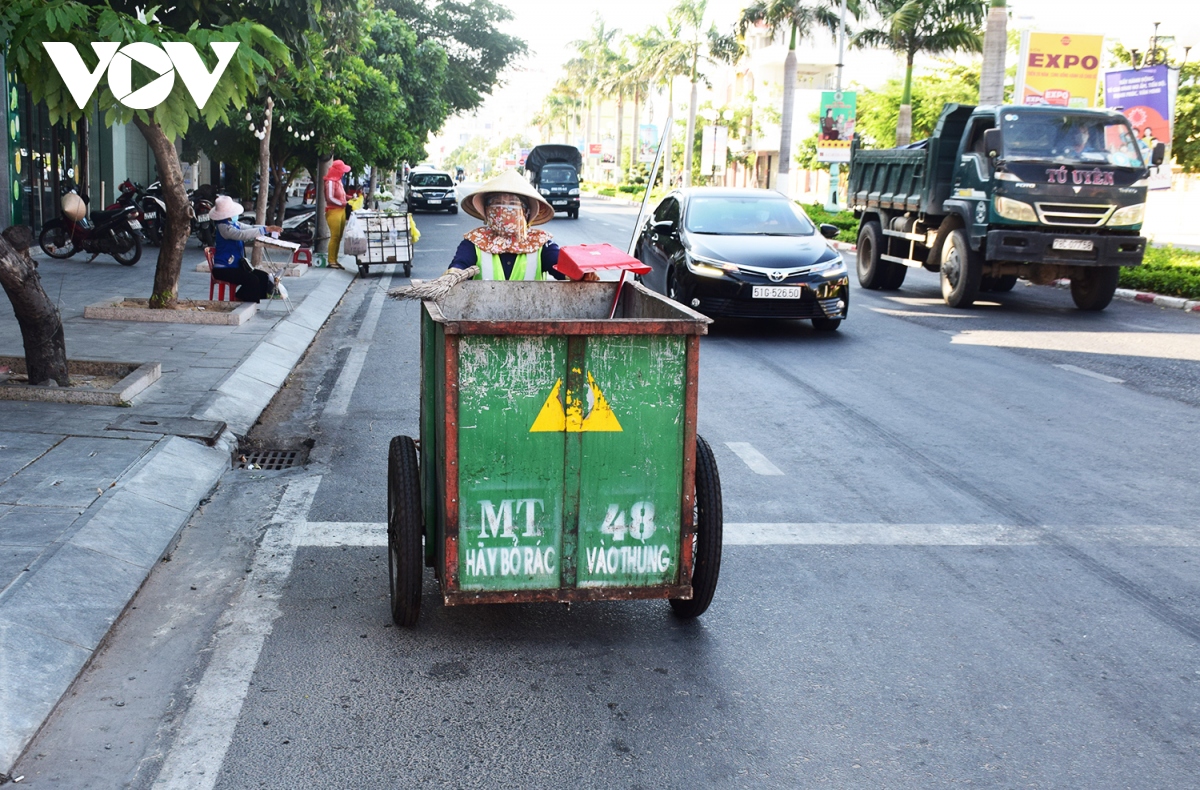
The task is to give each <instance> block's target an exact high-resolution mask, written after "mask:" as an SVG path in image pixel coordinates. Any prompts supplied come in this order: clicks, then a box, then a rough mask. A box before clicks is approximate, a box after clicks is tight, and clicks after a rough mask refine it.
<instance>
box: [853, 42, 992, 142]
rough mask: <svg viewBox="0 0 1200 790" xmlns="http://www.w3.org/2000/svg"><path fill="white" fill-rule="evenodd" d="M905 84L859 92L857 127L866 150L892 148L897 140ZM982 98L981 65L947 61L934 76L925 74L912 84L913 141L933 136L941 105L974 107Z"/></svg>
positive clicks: (888, 83)
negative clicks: (967, 105) (962, 64)
mask: <svg viewBox="0 0 1200 790" xmlns="http://www.w3.org/2000/svg"><path fill="white" fill-rule="evenodd" d="M903 94H904V84H903V83H902V82H901V81H900V80H888V82H887V84H885V85H884V86H883V88H882V89H880V90H878V91H862V90H860V91H859V92H858V123H857V125H856V127H855V129H856V131H857V133H858V135H859V137H860V138H861V140H862V143H863V145H864V146H865V147H876V146H890V145H891V144H892V142H893V141H894V140H895V139H896V116H897V114H898V113H899V111H900V100H901V98H902V97H903ZM978 99H979V66H978V65H973V66H961V65H958V64H954V63H950V62H948V61H947V62H945V65H944V66H943V67H942V68H940V69H938V70H937V71H935V72H934V73H932V74H922V75H920V76H918V77H916V78H915V79H914V80H913V85H912V139H913V140H920V139H922V138H925V137H929V136H930V135H931V134H933V129H934V127H935V126H936V125H937V120H938V117H939V116H940V115H941V114H942V105H944V104H946V103H947V102H952V103H953V102H957V103H960V104H975V102H976V101H978Z"/></svg>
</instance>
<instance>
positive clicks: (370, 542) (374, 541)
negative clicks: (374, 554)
mask: <svg viewBox="0 0 1200 790" xmlns="http://www.w3.org/2000/svg"><path fill="white" fill-rule="evenodd" d="M293 540H294V542H295V544H296V545H297V546H317V547H326V548H338V547H340V546H386V545H387V524H386V523H385V522H382V521H305V522H303V523H301V524H297V525H296V532H295V537H294V539H293Z"/></svg>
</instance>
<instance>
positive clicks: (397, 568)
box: [387, 436, 425, 628]
mask: <svg viewBox="0 0 1200 790" xmlns="http://www.w3.org/2000/svg"><path fill="white" fill-rule="evenodd" d="M387 485H388V493H387V512H388V591H389V592H390V594H391V601H392V621H393V622H394V623H395V624H396V625H398V626H401V627H404V628H411V627H412V626H414V625H416V624H417V618H418V617H420V614H421V584H422V581H423V579H422V576H423V574H424V571H425V550H424V546H423V543H422V538H423V537H424V533H425V520H424V518H422V515H421V473H420V469H419V468H418V466H417V445H416V442H414V441H413V440H412V438H411V437H408V436H396V437H394V438H393V439H392V442H391V444H390V445H389V447H388V480H387Z"/></svg>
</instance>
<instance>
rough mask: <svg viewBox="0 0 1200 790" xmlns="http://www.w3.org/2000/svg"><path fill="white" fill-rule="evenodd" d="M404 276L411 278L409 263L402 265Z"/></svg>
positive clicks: (410, 265)
mask: <svg viewBox="0 0 1200 790" xmlns="http://www.w3.org/2000/svg"><path fill="white" fill-rule="evenodd" d="M404 276H405V277H412V264H411V263H406V264H404Z"/></svg>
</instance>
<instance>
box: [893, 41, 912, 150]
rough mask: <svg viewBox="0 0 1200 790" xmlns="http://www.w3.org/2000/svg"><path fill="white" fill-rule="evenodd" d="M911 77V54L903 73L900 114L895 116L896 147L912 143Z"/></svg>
mask: <svg viewBox="0 0 1200 790" xmlns="http://www.w3.org/2000/svg"><path fill="white" fill-rule="evenodd" d="M912 75H913V54H911V53H910V54H909V56H908V69H907V70H906V71H905V72H904V93H903V94H902V95H901V96H900V112H899V113H898V114H897V115H896V147H897V148H899V147H900V146H902V145H908V144H909V143H911V142H912Z"/></svg>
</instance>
